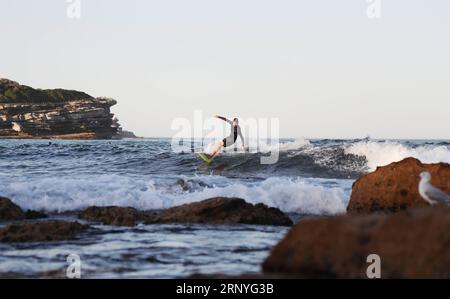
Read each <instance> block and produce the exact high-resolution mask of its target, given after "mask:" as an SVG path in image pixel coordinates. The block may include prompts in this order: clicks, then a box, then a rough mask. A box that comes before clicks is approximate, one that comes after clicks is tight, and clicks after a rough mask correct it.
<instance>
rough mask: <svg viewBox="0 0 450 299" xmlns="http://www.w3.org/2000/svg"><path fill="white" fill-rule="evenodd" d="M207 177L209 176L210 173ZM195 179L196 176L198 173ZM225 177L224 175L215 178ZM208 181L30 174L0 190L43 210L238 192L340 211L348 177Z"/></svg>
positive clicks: (161, 205) (145, 206)
mask: <svg viewBox="0 0 450 299" xmlns="http://www.w3.org/2000/svg"><path fill="white" fill-rule="evenodd" d="M210 178H211V179H210ZM197 179H198V177H197ZM220 179H222V180H223V179H224V178H220ZM201 180H205V181H208V180H210V181H209V182H207V183H208V185H209V187H207V188H200V189H199V190H196V191H192V192H186V191H182V189H181V188H180V187H179V186H178V185H176V184H175V180H174V181H173V184H170V185H169V184H167V183H165V184H160V183H159V182H157V181H155V180H153V179H147V180H146V179H145V178H141V177H139V178H138V177H126V176H118V175H96V176H92V177H89V176H84V177H82V178H75V177H73V178H57V177H55V178H35V179H27V180H23V181H17V179H15V180H11V181H10V182H8V181H7V180H2V182H1V184H0V190H3V192H2V195H5V196H7V197H10V198H11V199H12V200H13V201H14V202H15V203H16V204H18V205H19V206H21V207H22V208H23V209H33V210H45V211H48V212H51V211H57V212H63V211H71V210H79V209H82V208H86V207H88V206H93V205H97V206H107V205H116V206H131V207H135V208H137V209H141V210H149V209H165V208H169V207H173V206H177V205H180V204H185V203H190V202H196V201H200V200H203V199H207V198H211V197H216V196H227V197H239V198H243V199H245V200H247V201H248V202H251V203H254V204H256V203H265V204H267V205H268V206H271V207H277V208H279V209H281V210H282V211H284V212H288V213H304V214H317V215H319V214H320V215H322V214H340V213H343V212H345V208H346V206H347V202H348V198H349V190H350V188H351V181H339V180H325V181H323V180H317V181H314V180H313V181H311V180H307V179H300V178H269V179H267V180H265V181H261V182H258V183H243V182H235V183H234V184H230V182H223V183H222V184H216V182H214V180H217V178H214V177H201Z"/></svg>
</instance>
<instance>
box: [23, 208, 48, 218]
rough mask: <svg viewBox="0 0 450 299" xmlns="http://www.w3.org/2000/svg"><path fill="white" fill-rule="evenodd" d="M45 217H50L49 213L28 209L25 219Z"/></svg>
mask: <svg viewBox="0 0 450 299" xmlns="http://www.w3.org/2000/svg"><path fill="white" fill-rule="evenodd" d="M44 218H48V216H47V214H45V213H42V212H39V211H32V210H28V211H26V212H25V219H28V220H34V219H44Z"/></svg>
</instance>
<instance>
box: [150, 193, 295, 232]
mask: <svg viewBox="0 0 450 299" xmlns="http://www.w3.org/2000/svg"><path fill="white" fill-rule="evenodd" d="M146 223H147V224H151V223H208V224H259V225H279V226H290V225H292V220H291V219H289V217H288V216H286V215H285V214H284V213H283V212H281V211H280V210H279V209H276V208H269V207H268V206H266V205H264V204H257V205H252V204H249V203H247V202H246V201H245V200H243V199H240V198H225V197H217V198H211V199H207V200H203V201H200V202H195V203H190V204H186V205H182V206H179V207H174V208H170V209H168V210H165V211H164V212H162V213H160V214H158V215H156V216H154V217H151V219H150V220H148V221H146Z"/></svg>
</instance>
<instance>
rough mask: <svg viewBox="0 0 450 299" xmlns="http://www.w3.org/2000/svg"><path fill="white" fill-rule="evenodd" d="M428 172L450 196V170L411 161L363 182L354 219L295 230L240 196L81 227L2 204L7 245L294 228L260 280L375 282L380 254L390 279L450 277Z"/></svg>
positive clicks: (448, 227) (90, 213) (101, 213)
mask: <svg viewBox="0 0 450 299" xmlns="http://www.w3.org/2000/svg"><path fill="white" fill-rule="evenodd" d="M424 170H427V171H429V172H430V173H432V174H433V180H432V183H433V184H434V185H435V186H437V187H439V188H441V189H442V190H444V191H445V192H447V193H450V165H448V164H444V163H440V164H422V163H421V162H420V161H418V160H416V159H412V158H408V159H405V160H403V161H400V162H397V163H392V164H390V165H388V166H385V167H379V168H378V169H377V170H376V171H375V172H373V173H370V174H367V175H364V176H362V177H361V178H360V179H358V180H357V181H356V182H355V183H354V185H353V192H352V196H351V200H350V202H349V205H348V209H347V214H346V215H339V216H327V217H317V218H314V219H301V220H300V221H299V222H298V223H296V224H295V225H294V224H293V222H292V220H291V219H290V218H289V217H288V216H287V215H285V214H284V213H283V212H281V211H280V210H278V209H275V208H269V207H267V206H265V205H263V204H257V205H252V204H249V203H247V202H246V201H245V200H243V199H239V198H223V197H218V198H211V199H207V200H204V201H201V202H196V203H191V204H186V205H182V206H178V207H174V208H170V209H167V210H164V211H138V210H136V209H134V208H130V207H89V208H87V209H84V210H83V211H79V212H78V214H77V215H78V220H77V221H58V220H46V219H41V220H30V219H39V218H45V216H46V215H44V214H42V213H39V212H36V211H23V210H22V209H21V208H20V207H18V206H17V205H15V204H14V203H13V202H12V201H11V200H9V199H7V198H0V222H4V223H5V222H7V225H6V226H3V227H2V228H0V242H4V243H14V242H45V241H58V240H69V239H72V238H77V235H79V234H80V233H82V232H83V231H86V230H89V229H92V227H91V226H92V225H97V224H101V225H112V226H124V227H133V226H136V225H138V224H140V223H142V224H147V225H152V224H162V223H164V224H165V223H197V224H198V223H200V224H210V225H217V224H250V225H252V224H258V225H276V226H292V225H293V226H292V228H291V229H290V231H289V232H288V234H287V235H286V236H285V238H284V239H283V240H281V242H279V244H278V245H276V246H275V248H273V250H272V252H271V254H270V256H269V257H268V258H267V259H266V260H265V261H264V263H263V265H262V272H261V273H260V274H252V277H256V278H263V277H279V278H281V277H289V278H293V277H295V278H367V274H366V270H367V267H368V263H367V257H368V256H369V255H373V254H376V255H378V256H379V257H380V259H381V265H382V266H381V273H382V278H450V251H449V249H450V248H449V244H450V207H449V206H447V205H435V206H431V207H430V206H428V204H427V203H426V202H425V201H424V200H423V199H422V198H421V197H420V195H419V193H418V182H419V174H420V173H421V172H422V171H424ZM27 215H28V216H27ZM222 276H226V275H221V274H217V275H212V276H209V277H222ZM244 276H245V275H244ZM244 276H243V277H244ZM194 277H195V276H194Z"/></svg>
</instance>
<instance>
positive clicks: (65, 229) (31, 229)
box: [0, 221, 89, 243]
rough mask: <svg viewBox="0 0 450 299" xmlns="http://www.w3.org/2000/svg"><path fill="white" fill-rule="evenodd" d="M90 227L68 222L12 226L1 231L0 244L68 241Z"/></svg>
mask: <svg viewBox="0 0 450 299" xmlns="http://www.w3.org/2000/svg"><path fill="white" fill-rule="evenodd" d="M88 227H89V226H87V225H82V224H80V223H78V222H66V221H49V222H37V223H25V224H10V225H8V226H6V227H5V228H3V229H0V242H3V243H20V242H46V241H61V240H68V239H72V238H73V237H74V236H75V235H76V234H77V233H79V232H81V231H83V230H85V229H87V228H88Z"/></svg>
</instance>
